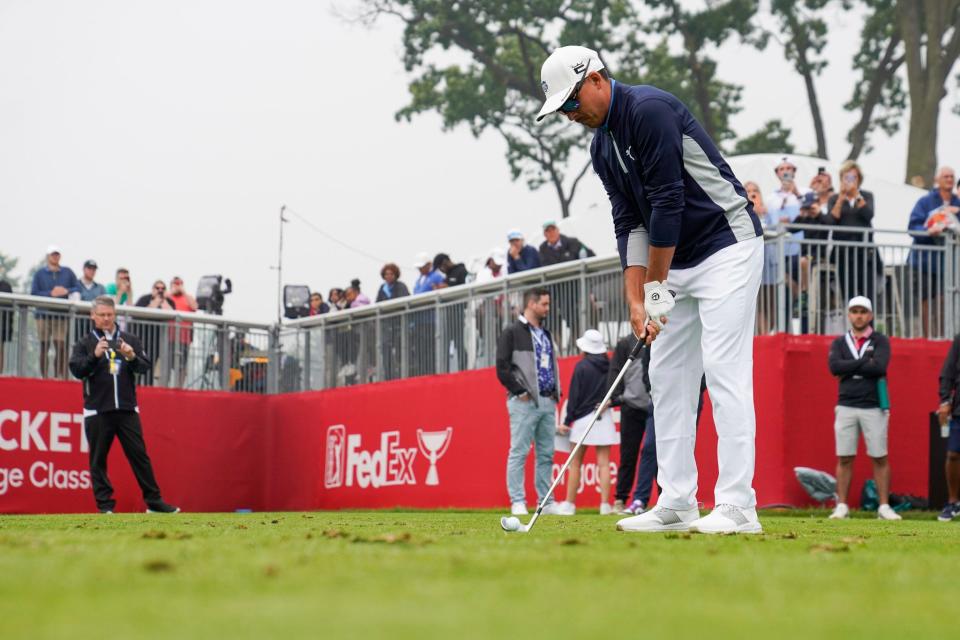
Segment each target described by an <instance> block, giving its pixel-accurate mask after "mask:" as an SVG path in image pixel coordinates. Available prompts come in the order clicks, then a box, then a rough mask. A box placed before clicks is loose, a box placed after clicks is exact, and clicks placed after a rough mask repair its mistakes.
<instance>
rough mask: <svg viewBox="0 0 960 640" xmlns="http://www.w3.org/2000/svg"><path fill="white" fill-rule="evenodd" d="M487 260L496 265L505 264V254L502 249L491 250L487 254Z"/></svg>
mask: <svg viewBox="0 0 960 640" xmlns="http://www.w3.org/2000/svg"><path fill="white" fill-rule="evenodd" d="M487 260H493V261H494V262H495V263H496V264H499V265H503V264H505V263H506V262H507V254H506V253H504V251H503V249H499V248H498V249H491V250H490V253H488V254H487Z"/></svg>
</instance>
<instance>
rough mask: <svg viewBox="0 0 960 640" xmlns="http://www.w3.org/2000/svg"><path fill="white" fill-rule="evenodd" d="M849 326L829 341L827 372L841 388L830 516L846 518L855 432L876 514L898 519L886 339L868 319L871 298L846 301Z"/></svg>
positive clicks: (837, 412)
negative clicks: (868, 466) (863, 449)
mask: <svg viewBox="0 0 960 640" xmlns="http://www.w3.org/2000/svg"><path fill="white" fill-rule="evenodd" d="M847 318H848V319H849V320H850V331H848V332H847V333H845V334H844V335H842V336H840V337H839V338H837V339H836V340H834V341H833V344H832V345H830V357H829V364H830V373H832V374H833V375H834V376H836V377H837V380H839V382H840V393H839V398H838V399H837V407H836V410H835V415H836V419H835V421H834V424H833V429H834V432H835V433H836V442H837V506H836V508H835V509H834V510H833V513H831V514H830V518H832V519H834V520H837V519H842V518H846V517H847V516H848V515H849V513H850V508H849V507H848V506H847V492H848V491H849V490H850V479H851V478H852V477H853V461H854V459H856V456H857V442H858V441H859V439H860V434H861V433H862V434H863V439H864V441H865V442H866V444H867V455H868V456H870V459H871V460H872V461H873V477H874V481H875V482H876V483H877V496H878V497H879V502H880V508H879V509H877V517H878V518H880V519H881V520H900V516H899V515H898V514H897V512H896V511H894V510H893V509H892V508H890V504H889V494H890V464H889V463H888V461H887V421H888V419H889V416H890V403H889V401H888V399H887V381H886V376H887V364H888V363H889V362H890V340H888V339H887V337H886V336H885V335H883V334H882V333H880V332H878V331H874V330H873V327H872V326H870V323H871V322H872V321H873V304H871V302H870V298H866V297H864V296H856V297H854V298H851V299H850V302H849V303H848V304H847Z"/></svg>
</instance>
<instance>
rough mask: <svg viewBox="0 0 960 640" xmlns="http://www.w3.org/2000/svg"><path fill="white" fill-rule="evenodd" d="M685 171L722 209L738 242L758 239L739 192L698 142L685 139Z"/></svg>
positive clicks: (686, 137) (687, 137)
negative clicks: (721, 173)
mask: <svg viewBox="0 0 960 640" xmlns="http://www.w3.org/2000/svg"><path fill="white" fill-rule="evenodd" d="M683 168H684V169H685V170H686V172H687V173H688V174H690V177H691V178H693V179H694V180H695V181H696V182H697V184H699V185H700V188H701V189H703V192H704V193H705V194H707V197H708V198H710V199H711V200H713V201H714V203H716V205H717V206H718V207H720V208H721V209H723V213H724V215H725V216H726V218H727V224H729V225H730V230H731V231H733V237H735V238H736V239H737V242H742V241H744V240H750V239H752V238H755V237H757V232H756V229H754V228H753V221H752V220H751V219H750V214H749V213H747V200H746V198H744V197H742V196H741V195H740V194H738V193H737V190H736V189H734V188H733V185H732V184H730V182H729V181H727V180H725V179H724V178H723V176H721V175H720V170H719V169H717V167H716V166H715V165H714V164H713V163H712V162H711V161H710V158H709V157H707V153H706V152H705V151H704V150H703V148H702V147H701V146H700V143H698V142H697V141H696V140H694V139H693V138H691V137H690V136H683Z"/></svg>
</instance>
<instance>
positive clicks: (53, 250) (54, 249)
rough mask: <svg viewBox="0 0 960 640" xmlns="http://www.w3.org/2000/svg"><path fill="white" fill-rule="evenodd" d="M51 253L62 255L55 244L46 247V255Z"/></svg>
mask: <svg viewBox="0 0 960 640" xmlns="http://www.w3.org/2000/svg"><path fill="white" fill-rule="evenodd" d="M51 253H63V252H62V251H60V247H58V246H57V245H55V244H51V245H50V246H48V247H47V255H50V254H51Z"/></svg>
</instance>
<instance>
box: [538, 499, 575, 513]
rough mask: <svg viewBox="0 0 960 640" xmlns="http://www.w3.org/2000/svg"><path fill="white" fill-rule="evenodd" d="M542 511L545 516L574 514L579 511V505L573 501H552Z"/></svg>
mask: <svg viewBox="0 0 960 640" xmlns="http://www.w3.org/2000/svg"><path fill="white" fill-rule="evenodd" d="M540 513H542V514H543V515H545V516H572V515H575V514H576V513H577V507H576V505H574V504H573V503H572V502H566V501H564V502H551V503H550V504H548V505H546V506H545V507H544V508H543V511H541V512H540Z"/></svg>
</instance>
